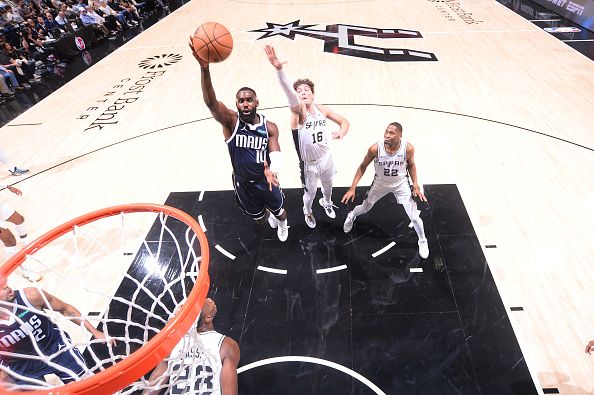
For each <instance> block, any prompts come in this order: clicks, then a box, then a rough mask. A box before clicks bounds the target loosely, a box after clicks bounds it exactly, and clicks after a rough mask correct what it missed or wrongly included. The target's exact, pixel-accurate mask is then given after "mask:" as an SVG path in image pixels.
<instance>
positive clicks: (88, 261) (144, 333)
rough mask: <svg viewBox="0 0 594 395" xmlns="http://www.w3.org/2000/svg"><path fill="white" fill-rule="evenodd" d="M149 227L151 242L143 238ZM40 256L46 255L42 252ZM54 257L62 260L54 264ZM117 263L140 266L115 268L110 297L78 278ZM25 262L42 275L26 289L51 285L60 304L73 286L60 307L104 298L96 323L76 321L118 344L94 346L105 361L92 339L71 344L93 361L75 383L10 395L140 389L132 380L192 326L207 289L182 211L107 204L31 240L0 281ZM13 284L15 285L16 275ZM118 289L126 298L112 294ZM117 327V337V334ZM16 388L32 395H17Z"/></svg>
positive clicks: (204, 265)
mask: <svg viewBox="0 0 594 395" xmlns="http://www.w3.org/2000/svg"><path fill="white" fill-rule="evenodd" d="M155 217H156V220H155ZM99 220H102V221H99ZM101 222H106V223H107V225H106V228H107V234H106V235H105V237H103V238H102V237H100V236H97V235H94V234H92V233H93V232H95V231H96V229H95V227H100V225H98V224H99V223H101ZM116 224H119V226H121V228H120V232H117V231H116V230H117V229H115V228H114V227H115V226H117V225H116ZM137 225H138V231H137V232H136V233H134V229H132V228H134V227H135V226H137ZM147 225H148V226H147ZM148 228H150V229H151V231H150V232H149V235H150V234H153V237H152V239H150V236H147V233H146V229H148ZM130 229H132V230H130ZM151 232H152V233H151ZM153 239H154V240H153ZM126 240H128V241H129V240H132V244H133V245H134V247H132V248H136V249H137V251H138V254H136V256H134V254H132V253H130V252H129V249H130V244H129V243H128V244H127V241H126ZM135 242H137V243H139V244H134V243H135ZM139 245H140V247H139ZM44 250H50V252H52V254H44V253H43V252H44ZM65 251H68V253H65ZM127 251H128V252H127ZM61 254H62V255H66V256H67V259H62V260H60V258H61V256H60V255H61ZM44 255H47V256H44ZM114 257H115V258H114ZM122 259H127V260H128V261H130V262H136V263H139V264H137V265H131V264H130V263H126V262H124V264H122V268H123V269H121V270H122V271H121V273H123V276H124V277H123V279H121V283H120V282H119V281H120V280H119V279H118V280H117V282H118V284H119V285H118V286H119V287H120V288H119V289H118V291H117V292H116V293H115V294H110V295H107V293H106V292H105V291H104V290H99V288H101V286H103V285H104V284H103V283H101V281H99V280H97V279H93V277H92V276H91V279H90V280H89V281H87V282H88V283H87V282H85V280H77V279H80V278H82V277H84V275H85V274H87V273H89V272H90V271H92V270H99V271H100V272H101V269H103V268H105V269H106V270H107V269H111V267H112V266H113V267H119V266H118V265H119V262H120V260H122ZM104 260H105V262H104ZM25 261H27V262H32V263H35V265H36V268H37V267H43V268H44V269H45V271H44V273H43V274H44V275H45V276H46V279H44V280H42V282H41V284H38V285H30V284H29V285H28V286H33V287H37V288H38V289H41V288H43V289H46V285H48V284H49V285H50V286H51V285H52V284H54V288H55V289H57V290H58V291H55V290H54V289H51V290H47V289H46V290H47V291H48V292H50V293H52V294H53V295H55V296H57V297H59V298H62V297H61V293H60V292H59V291H60V290H63V291H64V292H66V290H68V291H70V288H72V287H80V288H81V289H80V292H81V296H80V298H78V299H75V300H72V299H68V298H66V297H64V301H65V302H68V303H71V304H72V305H74V306H76V307H78V305H79V304H80V303H83V302H84V301H85V300H87V299H91V298H96V299H98V300H103V299H105V298H106V301H105V303H107V305H108V307H107V308H106V310H105V312H104V314H103V317H102V318H100V317H97V318H94V317H91V316H90V315H84V314H83V318H85V319H87V320H88V321H89V322H92V323H94V322H97V321H99V323H100V325H101V326H99V327H98V329H100V330H103V331H104V333H105V334H106V335H107V337H108V338H115V339H116V341H117V342H118V345H116V346H115V347H112V346H107V345H105V344H104V343H101V346H102V347H103V346H104V348H106V349H107V350H108V352H107V354H108V356H107V357H105V358H103V357H100V356H98V355H99V354H98V352H96V351H95V350H94V346H96V345H97V344H99V340H96V339H95V340H91V341H88V340H87V341H86V342H78V343H77V344H78V345H83V346H85V347H86V352H88V353H90V355H91V356H92V358H91V361H88V360H87V361H86V362H87V363H86V365H91V367H88V368H87V369H86V374H85V375H84V376H83V378H81V379H80V381H73V382H71V383H69V384H66V385H62V386H59V387H55V386H51V385H49V384H48V385H47V386H46V385H45V383H44V385H42V386H33V387H32V386H31V385H27V386H21V387H19V386H18V385H16V384H15V385H12V387H11V386H9V387H7V388H6V389H8V390H10V393H14V394H16V393H22V394H27V395H30V394H50V393H54V394H55V393H73V394H99V393H102V394H107V393H110V394H111V393H117V392H118V391H120V390H122V389H123V388H125V387H129V390H128V391H126V390H124V391H123V392H121V393H131V392H133V391H136V390H138V389H141V388H143V387H142V383H136V384H134V382H135V381H137V380H138V379H139V378H141V377H142V376H143V375H145V374H146V373H148V372H149V371H150V370H151V369H153V368H154V367H155V366H156V365H157V364H158V363H159V362H161V361H162V360H163V359H164V358H166V357H167V356H168V355H169V354H170V352H171V350H172V349H173V348H174V347H175V345H176V344H177V343H178V342H179V341H180V340H181V339H182V337H183V336H184V335H185V334H186V333H187V332H188V330H189V329H190V328H191V327H192V325H193V324H194V323H195V322H196V320H197V317H198V315H199V313H200V310H201V309H202V306H203V304H204V300H205V298H206V295H207V293H208V287H209V277H208V263H209V250H208V243H207V240H206V236H205V235H204V232H203V231H202V229H201V228H200V225H198V223H197V222H196V221H195V220H194V219H193V218H192V217H191V216H189V215H188V214H186V213H184V212H183V211H181V210H178V209H176V208H172V207H168V206H163V205H158V204H145V203H141V204H126V205H120V206H114V207H109V208H104V209H101V210H98V211H95V212H92V213H88V214H85V215H83V216H80V217H78V218H75V219H73V220H71V221H68V222H66V223H64V224H62V225H60V226H58V227H56V228H55V229H53V230H51V231H49V232H48V233H46V234H44V235H43V236H41V237H39V238H38V239H37V240H35V241H33V242H32V243H30V244H29V245H28V246H27V247H26V248H24V249H23V250H21V251H19V252H18V253H17V254H16V255H15V256H14V257H12V258H11V259H10V260H9V261H7V262H6V263H5V264H4V265H2V267H0V278H4V279H10V278H9V276H10V275H11V273H12V272H14V271H15V270H16V269H17V268H18V267H19V266H20V265H21V264H22V263H23V262H25ZM116 261H117V262H116ZM149 261H150V262H152V264H155V262H156V264H157V268H156V269H154V270H153V269H151V268H148V269H147V271H146V273H145V272H144V270H145V266H144V263H145V262H149ZM163 261H165V262H163ZM114 262H115V263H114ZM97 265H99V267H95V266H97ZM126 265H127V266H126ZM158 265H162V266H158ZM149 266H150V265H149ZM134 267H136V268H138V267H140V268H141V270H140V272H141V274H138V273H137V272H134V271H133V270H134ZM172 268H173V269H172ZM114 270H116V269H114ZM109 275H110V274H108V277H109ZM14 278H15V281H16V276H14ZM52 279H54V280H55V281H54V282H53V283H52ZM94 283H97V284H94ZM99 283H101V284H99ZM124 288H125V289H124ZM122 289H123V290H124V291H126V292H129V293H130V295H132V296H130V297H129V298H128V297H122V296H118V292H120V291H121V290H122ZM71 292H76V291H71ZM85 292H86V293H85ZM122 292H123V291H122ZM128 299H129V300H128ZM4 303H5V304H6V303H7V302H4ZM114 305H117V306H116V307H113V306H114ZM79 309H80V310H83V309H82V308H79ZM120 311H121V312H120ZM36 313H39V314H43V315H45V313H44V312H37V311H36ZM139 317H140V318H139ZM67 325H73V324H72V323H67ZM102 328H104V329H102ZM120 329H122V331H123V333H118V332H119V331H120ZM29 336H31V335H29ZM31 338H32V337H31ZM32 339H33V338H32ZM118 347H119V348H118ZM116 348H117V350H116ZM122 350H123V351H122ZM10 357H11V358H13V357H14V355H13V354H11V355H10ZM23 357H24V356H23ZM36 357H37V356H36ZM28 359H30V358H28ZM48 360H49V358H48ZM9 377H10V374H9ZM142 381H144V380H142ZM36 385H37V384H36ZM23 389H33V391H30V390H29V391H26V392H19V391H22V390H23Z"/></svg>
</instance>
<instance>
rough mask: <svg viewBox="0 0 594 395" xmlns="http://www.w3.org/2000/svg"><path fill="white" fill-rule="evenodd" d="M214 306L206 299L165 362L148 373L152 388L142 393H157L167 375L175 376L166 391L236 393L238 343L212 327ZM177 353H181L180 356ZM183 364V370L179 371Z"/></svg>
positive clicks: (165, 381) (166, 381)
mask: <svg viewBox="0 0 594 395" xmlns="http://www.w3.org/2000/svg"><path fill="white" fill-rule="evenodd" d="M216 314H217V305H216V304H215V302H214V301H213V300H212V299H210V298H207V299H206V300H205V301H204V306H203V307H202V311H201V312H200V318H199V319H198V323H197V324H196V327H197V328H196V331H195V330H194V328H193V327H192V329H190V332H189V333H188V334H186V335H185V336H184V337H183V338H182V340H181V341H180V342H179V343H178V345H177V346H175V348H174V349H173V351H172V352H171V354H170V356H169V360H168V361H162V362H161V363H160V364H159V365H157V367H156V368H155V370H153V373H151V376H150V377H149V383H150V386H151V388H150V389H146V390H145V391H143V393H142V394H143V395H149V394H150V395H156V394H158V393H159V392H160V389H162V388H164V387H165V386H167V383H168V382H169V377H170V376H173V377H177V378H180V379H181V380H178V382H176V383H172V385H171V386H169V388H168V391H167V392H166V393H167V394H188V395H197V394H205V395H206V394H208V395H237V365H239V358H240V351H239V345H238V344H237V342H236V341H235V340H233V339H231V338H230V337H228V336H225V335H222V334H220V333H218V332H216V331H215V330H214V324H213V319H214V317H215V315H216ZM180 353H182V354H184V355H179V354H180ZM180 367H183V369H184V371H179V370H180Z"/></svg>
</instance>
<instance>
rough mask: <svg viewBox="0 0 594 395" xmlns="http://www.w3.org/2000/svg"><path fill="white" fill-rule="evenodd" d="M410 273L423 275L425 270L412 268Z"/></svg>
mask: <svg viewBox="0 0 594 395" xmlns="http://www.w3.org/2000/svg"><path fill="white" fill-rule="evenodd" d="M410 272H411V273H423V268H422V267H411V268H410Z"/></svg>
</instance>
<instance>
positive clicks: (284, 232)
mask: <svg viewBox="0 0 594 395" xmlns="http://www.w3.org/2000/svg"><path fill="white" fill-rule="evenodd" d="M289 228H290V226H289V225H287V226H285V227H282V226H281V225H279V226H278V228H277V229H276V235H277V236H278V239H279V240H280V241H287V239H288V238H289Z"/></svg>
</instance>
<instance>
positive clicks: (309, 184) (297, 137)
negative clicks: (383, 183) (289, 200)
mask: <svg viewBox="0 0 594 395" xmlns="http://www.w3.org/2000/svg"><path fill="white" fill-rule="evenodd" d="M264 50H265V52H266V56H268V60H269V61H270V64H272V65H273V66H274V68H275V69H276V72H277V77H278V80H279V82H280V85H281V88H282V89H283V91H284V92H285V95H286V96H287V99H288V101H289V107H290V108H291V131H292V132H293V141H294V142H295V149H296V150H297V156H299V160H300V163H299V167H300V168H301V183H302V184H303V215H304V216H305V223H306V224H307V226H309V227H310V228H315V227H316V219H315V217H314V216H313V213H312V210H311V206H312V203H313V201H314V198H315V197H316V191H317V190H318V180H320V182H321V184H322V195H323V196H324V197H323V198H320V200H319V203H320V206H322V208H323V209H324V211H325V212H326V215H327V216H328V217H330V218H336V213H335V212H334V208H333V205H332V179H333V177H334V174H335V173H336V169H335V167H334V162H333V161H332V155H331V154H330V144H329V141H328V137H329V135H330V130H329V127H328V126H329V125H328V124H327V119H329V120H331V121H332V122H334V123H336V124H337V125H339V126H340V130H338V131H336V132H334V133H332V137H333V138H335V139H342V138H343V137H344V136H345V135H346V134H347V132H348V130H349V121H347V120H346V119H345V118H343V117H342V116H341V115H338V114H337V113H335V112H334V111H332V110H331V109H330V108H329V107H327V106H322V105H320V104H314V98H315V95H314V83H313V82H311V81H310V80H309V79H299V80H297V81H295V82H294V83H293V86H292V87H291V85H290V83H289V79H288V78H287V76H286V75H285V72H284V71H283V64H285V63H287V62H284V61H280V60H279V59H278V58H277V57H276V52H275V51H274V48H273V47H272V46H270V45H267V46H266V47H265V49H264Z"/></svg>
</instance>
